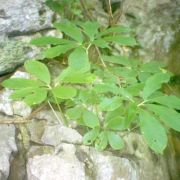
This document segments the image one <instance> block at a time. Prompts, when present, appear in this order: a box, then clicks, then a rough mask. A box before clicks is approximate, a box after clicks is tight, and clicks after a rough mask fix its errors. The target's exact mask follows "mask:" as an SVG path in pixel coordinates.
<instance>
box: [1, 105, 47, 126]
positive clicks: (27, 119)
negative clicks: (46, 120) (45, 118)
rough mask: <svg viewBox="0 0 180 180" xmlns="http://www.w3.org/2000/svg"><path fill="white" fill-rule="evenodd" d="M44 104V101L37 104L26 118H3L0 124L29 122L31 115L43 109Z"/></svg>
mask: <svg viewBox="0 0 180 180" xmlns="http://www.w3.org/2000/svg"><path fill="white" fill-rule="evenodd" d="M45 106H46V103H43V104H42V105H41V106H39V107H38V108H37V109H36V110H34V111H33V112H32V113H31V114H30V115H29V116H28V117H27V118H23V117H22V118H16V119H14V118H13V119H12V120H10V118H7V119H6V118H3V120H1V121H0V124H24V123H30V122H31V120H32V118H33V116H35V114H37V113H38V112H39V111H40V110H41V109H43V108H44V107H45Z"/></svg>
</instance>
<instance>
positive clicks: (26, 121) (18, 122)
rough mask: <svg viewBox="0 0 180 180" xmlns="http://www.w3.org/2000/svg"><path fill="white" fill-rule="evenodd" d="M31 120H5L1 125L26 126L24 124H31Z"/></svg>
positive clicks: (0, 122)
mask: <svg viewBox="0 0 180 180" xmlns="http://www.w3.org/2000/svg"><path fill="white" fill-rule="evenodd" d="M30 122H31V121H30V119H23V118H19V119H15V120H14V119H13V120H9V119H4V120H3V121H2V120H1V121H0V124H24V123H30Z"/></svg>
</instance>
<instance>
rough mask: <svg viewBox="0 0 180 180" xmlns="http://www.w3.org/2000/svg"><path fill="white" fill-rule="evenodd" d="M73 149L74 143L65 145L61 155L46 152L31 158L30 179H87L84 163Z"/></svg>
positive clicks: (29, 166)
mask: <svg viewBox="0 0 180 180" xmlns="http://www.w3.org/2000/svg"><path fill="white" fill-rule="evenodd" d="M73 151H74V146H73V145H64V146H63V152H60V154H59V155H50V154H44V155H42V156H34V157H33V158H30V159H29V161H28V164H27V175H28V180H70V179H72V180H85V170H84V165H83V163H81V162H80V161H79V160H78V159H77V158H76V156H75V154H74V153H73Z"/></svg>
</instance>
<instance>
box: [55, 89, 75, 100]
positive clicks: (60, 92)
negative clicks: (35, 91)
mask: <svg viewBox="0 0 180 180" xmlns="http://www.w3.org/2000/svg"><path fill="white" fill-rule="evenodd" d="M52 93H53V94H54V96H56V97H57V98H61V99H71V98H73V97H74V96H76V94H77V91H76V89H75V88H73V87H69V86H56V87H54V88H53V89H52Z"/></svg>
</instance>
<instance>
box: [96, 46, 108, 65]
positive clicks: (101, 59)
mask: <svg viewBox="0 0 180 180" xmlns="http://www.w3.org/2000/svg"><path fill="white" fill-rule="evenodd" d="M95 48H96V51H97V53H98V56H99V59H100V61H101V63H102V65H103V67H104V68H107V66H106V64H105V62H104V60H103V58H102V57H101V52H100V51H99V48H98V47H97V46H95Z"/></svg>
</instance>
